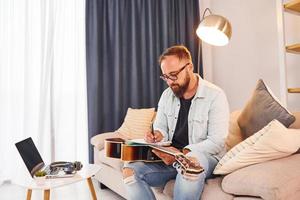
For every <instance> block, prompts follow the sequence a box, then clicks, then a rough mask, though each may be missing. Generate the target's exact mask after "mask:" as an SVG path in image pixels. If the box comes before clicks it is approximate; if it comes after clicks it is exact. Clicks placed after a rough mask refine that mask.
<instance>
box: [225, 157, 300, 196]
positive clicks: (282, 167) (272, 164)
mask: <svg viewBox="0 0 300 200" xmlns="http://www.w3.org/2000/svg"><path fill="white" fill-rule="evenodd" d="M299 175H300V154H294V155H291V156H288V157H286V158H282V159H276V160H272V161H268V162H264V163H259V164H256V165H251V166H248V167H245V168H243V169H239V170H237V171H235V172H233V173H231V174H229V175H227V176H225V177H224V179H223V181H222V189H223V190H224V191H225V192H228V193H230V194H234V195H243V196H259V197H261V198H262V199H272V200H279V199H281V200H282V199H288V200H298V199H299V197H300V190H299V186H300V178H299Z"/></svg>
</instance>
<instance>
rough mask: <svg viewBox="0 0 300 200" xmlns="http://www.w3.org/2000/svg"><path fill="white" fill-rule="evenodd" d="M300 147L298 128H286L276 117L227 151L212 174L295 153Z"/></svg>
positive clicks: (231, 170)
mask: <svg viewBox="0 0 300 200" xmlns="http://www.w3.org/2000/svg"><path fill="white" fill-rule="evenodd" d="M299 147H300V129H287V128H286V127H285V126H283V125H282V124H281V123H280V122H279V121H277V120H276V119H275V120H273V121H271V122H270V123H269V124H268V125H267V126H265V127H264V128H263V129H262V130H260V131H259V132H257V133H255V134H254V135H252V136H251V137H249V138H247V139H246V140H244V141H243V142H241V143H239V144H238V145H236V146H235V147H233V148H232V149H231V150H230V151H228V152H227V153H226V154H225V156H224V157H223V158H222V159H221V160H220V161H219V163H218V164H217V166H216V168H215V170H214V174H228V173H231V172H233V171H235V170H237V169H240V168H242V167H246V166H248V165H251V164H256V163H260V162H264V161H268V160H273V159H277V158H282V157H285V156H288V155H291V154H292V153H295V152H296V151H297V150H298V149H299Z"/></svg>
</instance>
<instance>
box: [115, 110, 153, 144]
mask: <svg viewBox="0 0 300 200" xmlns="http://www.w3.org/2000/svg"><path fill="white" fill-rule="evenodd" d="M154 117H155V109H154V108H144V109H132V108H128V110H127V114H126V116H125V119H124V122H123V124H122V126H121V127H120V128H119V129H118V130H117V132H120V133H122V134H123V135H124V136H126V137H127V138H129V139H137V138H144V135H145V133H146V132H147V131H149V130H150V128H151V125H152V122H153V119H154Z"/></svg>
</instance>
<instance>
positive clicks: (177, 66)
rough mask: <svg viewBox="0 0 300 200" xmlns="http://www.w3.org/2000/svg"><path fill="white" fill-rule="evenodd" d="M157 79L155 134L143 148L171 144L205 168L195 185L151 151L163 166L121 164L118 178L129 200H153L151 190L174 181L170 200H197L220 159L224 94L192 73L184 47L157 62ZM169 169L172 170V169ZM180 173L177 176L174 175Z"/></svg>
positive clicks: (224, 128) (225, 105)
mask: <svg viewBox="0 0 300 200" xmlns="http://www.w3.org/2000/svg"><path fill="white" fill-rule="evenodd" d="M159 63H160V65H161V70H162V73H163V74H162V75H161V78H162V79H163V80H164V81H165V82H166V83H167V84H168V86H169V88H167V89H166V90H165V91H164V92H163V94H162V96H161V98H160V101H159V103H158V109H157V115H156V119H155V122H154V126H153V127H154V132H153V133H152V132H149V133H147V134H146V136H145V139H146V141H148V142H160V141H172V147H171V148H172V149H173V150H176V151H182V152H183V153H184V154H186V155H187V156H189V157H191V158H193V159H194V160H196V161H197V162H199V163H200V165H201V166H202V167H203V168H204V172H203V173H201V174H199V176H198V177H197V178H196V179H190V178H189V177H187V176H185V175H182V174H181V173H180V172H181V169H180V168H179V167H176V164H173V163H175V162H174V161H175V158H174V157H173V156H170V155H168V154H166V153H163V152H161V151H154V153H155V154H156V155H157V156H158V157H160V158H161V159H162V160H163V161H164V163H162V162H155V163H144V162H132V163H126V164H125V165H124V168H123V177H124V182H125V185H126V189H127V191H128V196H129V199H138V200H139V199H146V200H147V199H155V196H154V194H153V192H152V190H151V188H150V187H160V186H164V185H165V184H166V183H167V182H168V181H169V180H171V179H176V182H175V188H174V199H180V200H182V199H195V200H199V199H200V196H201V193H202V190H203V187H204V181H205V179H206V178H208V177H210V176H211V175H212V172H213V170H214V168H215V166H216V164H217V163H218V160H219V159H220V158H221V157H222V155H224V153H225V145H224V143H225V138H226V136H227V130H228V119H229V109H228V103H227V99H226V95H225V94H224V92H223V91H222V90H221V89H220V88H219V87H217V86H215V85H213V84H212V83H209V82H207V81H205V80H203V79H202V78H201V77H200V76H199V75H198V74H196V73H193V69H194V66H193V63H192V58H191V54H190V52H189V51H188V49H187V48H186V47H184V46H173V47H170V48H168V49H166V50H165V52H164V53H163V54H162V55H161V56H160V59H159ZM171 164H173V165H171ZM178 172H179V173H178Z"/></svg>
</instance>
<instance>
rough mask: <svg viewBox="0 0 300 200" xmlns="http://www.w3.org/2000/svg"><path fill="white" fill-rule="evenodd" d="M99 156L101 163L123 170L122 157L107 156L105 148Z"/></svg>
mask: <svg viewBox="0 0 300 200" xmlns="http://www.w3.org/2000/svg"><path fill="white" fill-rule="evenodd" d="M98 158H99V161H100V162H101V163H103V164H106V165H108V166H111V167H112V168H114V169H116V170H117V171H119V172H121V170H122V168H123V165H124V162H123V161H121V160H120V159H117V158H109V157H106V155H105V151H104V150H101V151H100V152H99V155H98Z"/></svg>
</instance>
